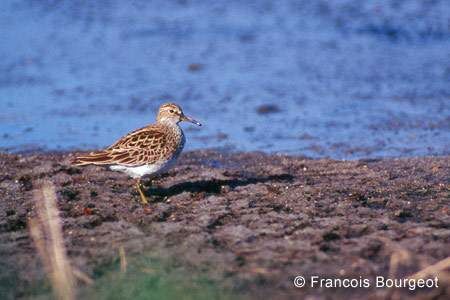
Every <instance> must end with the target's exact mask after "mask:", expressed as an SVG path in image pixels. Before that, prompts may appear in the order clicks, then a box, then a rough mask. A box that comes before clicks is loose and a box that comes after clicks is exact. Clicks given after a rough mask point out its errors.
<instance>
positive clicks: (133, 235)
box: [0, 151, 450, 299]
mask: <svg viewBox="0 0 450 300" xmlns="http://www.w3.org/2000/svg"><path fill="white" fill-rule="evenodd" d="M73 155H74V154H73V153H66V154H34V155H13V154H0V170H1V172H0V198H1V201H0V257H1V259H0V283H1V286H2V288H3V289H4V290H3V292H2V293H3V297H2V299H5V298H6V299H8V298H10V299H12V298H15V297H23V296H26V295H27V290H28V289H29V287H30V286H32V285H33V284H35V283H36V282H40V280H43V279H44V278H45V274H44V271H43V267H42V264H41V262H40V260H39V258H38V257H37V255H36V250H35V248H34V246H33V244H32V242H31V239H30V237H29V235H28V228H27V226H28V225H27V224H28V220H29V218H30V217H33V216H34V215H35V213H36V211H35V205H34V203H33V199H32V194H33V190H34V189H35V188H37V182H38V180H39V179H44V178H46V179H49V180H51V181H52V182H53V183H54V184H55V186H56V189H57V195H58V200H57V201H58V208H59V210H60V214H61V218H62V222H63V231H64V238H65V244H66V246H67V249H68V255H69V257H70V259H71V261H72V263H73V264H74V265H75V266H76V267H77V268H79V269H80V270H82V271H84V272H85V273H86V274H88V275H90V276H92V277H94V278H95V277H96V273H95V272H96V270H97V268H98V267H99V266H102V265H105V264H108V263H110V262H112V261H115V260H117V259H118V248H119V247H120V246H123V247H124V249H125V250H126V253H127V255H129V256H133V255H140V254H142V253H147V252H152V253H158V255H161V256H165V257H170V258H172V259H176V260H177V261H178V262H179V263H180V264H181V265H183V266H185V267H186V268H188V269H190V270H192V272H199V273H202V274H206V275H207V276H208V277H210V278H213V279H214V280H217V281H218V282H220V284H221V285H223V286H224V287H226V288H228V289H231V290H233V291H235V292H237V293H239V294H241V295H245V296H247V297H249V298H251V299H256V298H258V297H259V298H260V297H263V298H265V299H268V298H271V299H274V298H280V299H284V298H286V299H289V298H297V299H298V298H303V297H306V296H317V297H319V298H318V299H321V298H325V297H326V298H337V297H346V298H348V299H363V298H367V297H371V299H385V298H386V297H405V296H409V297H416V298H417V299H431V298H433V299H448V296H449V295H450V285H449V283H448V282H445V281H444V278H442V281H441V282H440V286H439V288H434V289H422V290H419V291H414V292H410V291H408V290H407V289H395V290H392V289H375V288H373V287H371V288H362V289H326V288H322V289H318V288H307V287H306V288H302V289H299V288H295V287H294V286H293V278H294V277H295V276H297V275H303V276H305V277H308V276H311V275H318V276H321V277H330V278H360V276H362V277H364V278H371V279H373V278H374V277H375V276H386V277H388V276H394V277H398V278H403V277H406V276H409V275H411V274H414V273H415V272H417V271H419V270H421V269H423V268H425V267H427V266H429V265H432V264H434V263H436V262H438V261H440V260H442V259H444V258H446V257H448V256H450V247H449V244H450V211H449V201H450V157H448V156H443V157H423V158H403V159H383V160H379V159H367V160H357V161H336V160H330V159H320V160H311V159H306V158H303V157H292V156H278V155H267V154H263V153H257V152H252V153H234V154H227V153H222V152H215V151H197V152H188V153H186V154H184V155H183V156H182V158H181V159H180V161H179V163H178V164H177V166H176V167H175V168H174V169H172V170H171V171H170V172H169V173H167V174H164V175H163V176H161V177H159V178H156V179H155V180H154V181H153V182H150V181H149V180H148V179H146V180H144V183H145V187H146V193H147V195H148V196H149V198H151V200H152V202H151V203H150V204H149V205H145V206H143V205H141V204H140V203H139V202H138V200H139V196H138V194H137V192H136V191H135V190H134V186H133V185H134V182H133V181H132V180H131V179H129V178H127V177H126V176H125V175H123V174H120V173H116V172H112V171H109V170H108V169H105V168H102V167H95V166H89V167H72V166H70V165H69V163H68V162H69V160H70V158H71V157H73ZM97 275H98V274H97ZM314 299H316V298H314Z"/></svg>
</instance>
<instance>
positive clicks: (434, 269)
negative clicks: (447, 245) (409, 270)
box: [409, 257, 450, 279]
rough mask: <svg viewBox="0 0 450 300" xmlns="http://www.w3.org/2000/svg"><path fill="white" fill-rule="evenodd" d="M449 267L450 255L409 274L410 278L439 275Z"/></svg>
mask: <svg viewBox="0 0 450 300" xmlns="http://www.w3.org/2000/svg"><path fill="white" fill-rule="evenodd" d="M449 268H450V257H447V258H445V259H443V260H441V261H438V262H437V263H435V264H434V265H431V266H428V267H426V268H425V269H423V270H421V271H419V272H417V273H415V274H413V275H411V276H409V278H412V279H419V278H427V277H429V276H437V275H438V274H440V273H442V272H443V271H445V270H446V269H449Z"/></svg>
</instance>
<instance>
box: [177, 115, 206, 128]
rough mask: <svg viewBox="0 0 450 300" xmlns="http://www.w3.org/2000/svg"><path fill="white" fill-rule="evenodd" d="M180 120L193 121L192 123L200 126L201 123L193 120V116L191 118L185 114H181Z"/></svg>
mask: <svg viewBox="0 0 450 300" xmlns="http://www.w3.org/2000/svg"><path fill="white" fill-rule="evenodd" d="M181 120H182V121H186V122H190V123H193V124H195V125H197V126H202V124H201V123H200V122H199V121H197V120H195V119H193V118H191V117H188V116H185V115H182V116H181Z"/></svg>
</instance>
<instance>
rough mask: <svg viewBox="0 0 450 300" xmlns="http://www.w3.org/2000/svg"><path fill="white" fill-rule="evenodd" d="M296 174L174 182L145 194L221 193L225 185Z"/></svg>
mask: <svg viewBox="0 0 450 300" xmlns="http://www.w3.org/2000/svg"><path fill="white" fill-rule="evenodd" d="M293 178H294V176H292V175H290V174H279V175H270V176H265V177H247V178H233V179H210V180H199V181H186V182H181V183H177V184H174V185H172V186H170V187H168V188H160V187H146V188H145V194H146V195H149V196H157V197H163V198H164V197H171V196H174V195H177V194H181V193H183V192H190V193H208V194H220V193H222V192H223V190H224V189H223V187H230V188H231V189H234V188H236V187H238V186H245V185H249V184H256V183H264V182H269V181H275V182H280V181H292V180H293Z"/></svg>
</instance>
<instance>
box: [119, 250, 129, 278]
mask: <svg viewBox="0 0 450 300" xmlns="http://www.w3.org/2000/svg"><path fill="white" fill-rule="evenodd" d="M119 256H120V272H122V273H125V272H126V271H127V266H128V263H127V256H126V255H125V248H123V246H120V248H119Z"/></svg>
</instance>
